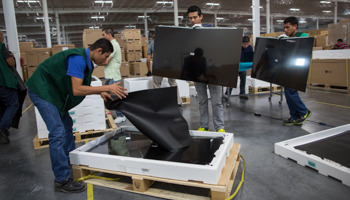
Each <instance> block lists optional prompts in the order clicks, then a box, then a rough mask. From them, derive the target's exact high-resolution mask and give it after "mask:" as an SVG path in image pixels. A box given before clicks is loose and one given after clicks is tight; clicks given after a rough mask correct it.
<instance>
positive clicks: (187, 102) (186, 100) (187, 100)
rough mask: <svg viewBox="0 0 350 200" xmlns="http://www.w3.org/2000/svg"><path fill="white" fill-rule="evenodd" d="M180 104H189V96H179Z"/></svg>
mask: <svg viewBox="0 0 350 200" xmlns="http://www.w3.org/2000/svg"><path fill="white" fill-rule="evenodd" d="M181 99H182V104H190V103H191V97H181Z"/></svg>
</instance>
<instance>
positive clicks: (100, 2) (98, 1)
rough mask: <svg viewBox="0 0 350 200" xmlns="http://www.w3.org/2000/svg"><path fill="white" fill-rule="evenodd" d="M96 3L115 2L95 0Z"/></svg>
mask: <svg viewBox="0 0 350 200" xmlns="http://www.w3.org/2000/svg"><path fill="white" fill-rule="evenodd" d="M95 3H113V1H95Z"/></svg>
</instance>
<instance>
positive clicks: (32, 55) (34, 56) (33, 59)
mask: <svg viewBox="0 0 350 200" xmlns="http://www.w3.org/2000/svg"><path fill="white" fill-rule="evenodd" d="M26 56H27V65H28V66H35V67H37V66H39V60H38V52H37V51H27V52H26Z"/></svg>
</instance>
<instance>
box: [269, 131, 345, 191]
mask: <svg viewBox="0 0 350 200" xmlns="http://www.w3.org/2000/svg"><path fill="white" fill-rule="evenodd" d="M349 130H350V124H347V125H343V126H339V127H335V128H331V129H327V130H324V131H320V132H316V133H312V134H308V135H304V136H301V137H297V138H293V139H290V140H286V141H282V142H277V143H275V154H277V155H280V156H282V157H284V158H286V159H292V160H295V161H296V162H297V163H298V164H299V165H302V166H308V167H311V168H312V169H316V170H317V171H318V173H320V174H323V175H325V176H329V177H333V178H336V179H338V180H340V181H342V183H343V184H344V185H347V186H350V169H349V168H347V167H345V166H342V165H340V164H338V163H336V162H333V161H331V160H328V159H327V158H324V159H322V158H321V157H319V156H316V155H313V154H308V153H307V152H305V151H301V150H299V149H296V148H295V147H296V146H299V145H304V144H308V143H312V142H316V141H319V140H324V139H326V138H329V137H332V136H336V135H338V134H341V133H343V132H345V131H349ZM291 167H292V166H291Z"/></svg>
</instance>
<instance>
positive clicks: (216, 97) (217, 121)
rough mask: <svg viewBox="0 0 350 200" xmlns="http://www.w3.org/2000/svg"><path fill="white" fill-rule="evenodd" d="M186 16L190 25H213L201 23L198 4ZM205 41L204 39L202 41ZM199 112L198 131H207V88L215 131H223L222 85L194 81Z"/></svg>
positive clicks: (200, 12) (190, 8)
mask: <svg viewBox="0 0 350 200" xmlns="http://www.w3.org/2000/svg"><path fill="white" fill-rule="evenodd" d="M187 15H188V18H189V20H190V22H191V24H192V26H203V27H214V26H213V25H211V24H202V19H203V14H202V11H201V9H200V8H199V7H198V6H191V7H189V8H188V10H187ZM203 42H205V41H203ZM194 86H195V87H196V90H197V94H198V99H199V112H200V128H199V129H198V130H199V131H209V110H208V94H207V87H208V88H209V92H210V97H211V104H212V109H213V121H214V128H215V130H216V131H217V132H225V129H224V107H223V105H222V102H221V91H222V87H221V86H217V85H210V84H206V83H199V82H195V83H194Z"/></svg>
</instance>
